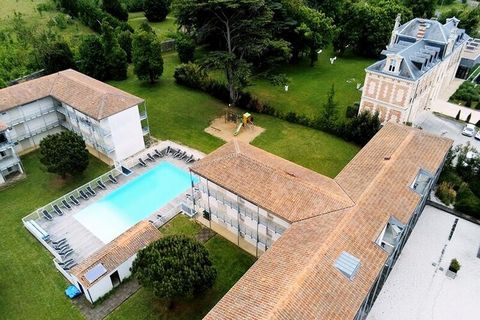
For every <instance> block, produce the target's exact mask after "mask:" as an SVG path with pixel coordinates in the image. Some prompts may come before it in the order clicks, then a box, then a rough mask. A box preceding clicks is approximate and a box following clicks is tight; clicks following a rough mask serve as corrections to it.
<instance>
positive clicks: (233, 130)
mask: <svg viewBox="0 0 480 320" xmlns="http://www.w3.org/2000/svg"><path fill="white" fill-rule="evenodd" d="M253 120H254V119H253V116H252V115H251V114H250V113H248V112H245V113H243V114H239V113H236V112H235V111H234V110H232V109H226V110H225V113H224V115H223V116H221V117H219V118H216V119H215V120H213V121H212V122H211V123H210V126H209V127H208V128H206V129H205V132H207V133H209V134H211V135H212V136H215V137H217V138H220V139H222V140H224V141H227V142H228V141H230V140H233V139H234V138H235V139H238V140H240V141H243V142H247V143H250V142H251V141H252V140H253V139H255V138H256V137H257V136H258V135H260V134H261V133H262V132H264V131H265V129H264V128H261V127H258V126H256V125H255V124H254V122H253Z"/></svg>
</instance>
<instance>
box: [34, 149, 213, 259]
mask: <svg viewBox="0 0 480 320" xmlns="http://www.w3.org/2000/svg"><path fill="white" fill-rule="evenodd" d="M167 146H171V147H173V148H176V149H178V148H181V149H182V150H184V151H186V152H187V153H188V154H193V156H194V158H195V159H200V158H202V157H203V156H204V154H203V153H201V152H199V151H197V150H193V149H191V148H188V147H185V146H181V145H178V144H176V143H174V142H171V141H162V142H160V143H158V144H156V145H154V146H152V147H151V148H149V149H146V150H144V151H142V152H141V153H139V154H137V155H135V156H133V157H131V158H130V159H126V160H125V161H124V162H122V165H123V166H125V167H127V168H129V169H131V171H132V173H131V174H130V175H128V176H125V175H123V174H120V175H119V176H118V177H117V180H118V184H114V183H112V182H110V181H104V183H105V185H106V186H107V189H106V190H102V189H100V188H98V187H97V188H95V189H94V190H95V192H96V195H95V196H94V197H90V198H89V199H88V200H84V199H79V200H78V201H79V202H80V205H78V206H74V205H72V208H71V209H67V208H64V207H63V206H60V207H61V210H62V211H63V213H64V215H63V216H58V215H55V216H54V219H53V221H47V220H46V219H44V218H37V219H35V221H36V222H37V223H38V224H39V225H40V226H41V227H42V228H43V229H44V230H45V231H46V232H47V233H48V234H49V235H50V238H51V239H52V240H58V239H62V238H66V239H67V242H68V244H69V245H70V247H71V248H72V249H74V254H72V255H70V256H69V257H68V258H67V259H70V258H73V259H74V260H75V261H76V262H77V263H80V262H81V261H82V260H84V259H86V258H87V257H88V256H90V255H91V254H93V253H94V252H95V251H97V250H99V249H101V248H102V247H103V246H104V245H105V244H106V243H103V242H102V241H101V240H100V239H99V238H98V237H96V236H95V235H94V234H93V233H92V232H91V231H89V230H88V229H87V228H86V227H84V226H83V225H82V224H81V223H80V222H79V221H77V219H75V217H74V216H75V214H77V213H78V212H80V211H81V210H83V209H84V208H86V207H87V206H89V205H90V204H92V203H94V202H95V201H96V200H98V199H100V198H102V197H104V196H106V195H107V194H109V193H111V192H112V191H114V190H115V189H117V188H120V187H122V186H123V185H125V184H126V183H128V182H129V181H132V180H133V179H135V178H136V177H138V176H140V175H142V174H144V173H145V172H147V171H149V170H151V169H152V168H153V167H154V166H156V165H159V164H160V163H163V162H169V163H171V164H173V165H175V166H176V167H178V168H181V169H183V170H185V171H188V170H189V169H188V168H189V166H190V165H191V164H192V163H193V162H191V163H190V164H187V163H185V161H183V160H179V159H175V158H173V157H172V156H166V157H163V158H158V157H155V161H150V160H146V159H147V156H146V155H147V153H150V154H151V155H153V153H154V149H158V150H159V151H161V150H163V149H164V148H166V147H167ZM138 158H142V159H144V160H145V162H146V163H147V167H143V166H141V165H140V164H139V163H138ZM187 193H190V190H186V192H185V193H181V194H179V195H178V196H177V197H176V198H174V199H172V200H171V201H170V202H169V203H168V204H166V205H165V206H163V207H161V208H159V209H158V210H156V211H155V212H153V213H152V214H151V215H150V216H149V217H148V218H146V219H145V220H150V221H151V222H152V223H154V224H155V225H156V226H157V227H160V226H161V225H163V224H164V223H165V222H166V221H168V220H169V219H170V218H172V217H173V216H174V215H176V214H177V213H178V212H179V211H180V210H181V209H180V208H181V204H182V203H187V201H188V200H187V198H186V194H187ZM52 215H53V214H52Z"/></svg>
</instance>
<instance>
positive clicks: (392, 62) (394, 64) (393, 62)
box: [388, 59, 397, 72]
mask: <svg viewBox="0 0 480 320" xmlns="http://www.w3.org/2000/svg"><path fill="white" fill-rule="evenodd" d="M396 66H397V60H394V59H390V66H388V71H391V72H395V68H396Z"/></svg>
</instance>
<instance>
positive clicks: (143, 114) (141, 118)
mask: <svg viewBox="0 0 480 320" xmlns="http://www.w3.org/2000/svg"><path fill="white" fill-rule="evenodd" d="M145 119H147V112H146V111H143V112H140V121H141V120H145Z"/></svg>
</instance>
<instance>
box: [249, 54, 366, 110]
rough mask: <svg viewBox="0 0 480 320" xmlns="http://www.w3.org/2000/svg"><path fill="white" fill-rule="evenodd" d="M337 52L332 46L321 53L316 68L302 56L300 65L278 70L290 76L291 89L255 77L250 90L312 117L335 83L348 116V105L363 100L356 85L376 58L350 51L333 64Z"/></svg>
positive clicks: (278, 105) (277, 105) (273, 103)
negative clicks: (353, 54)
mask: <svg viewBox="0 0 480 320" xmlns="http://www.w3.org/2000/svg"><path fill="white" fill-rule="evenodd" d="M333 56H335V54H334V53H333V52H332V49H330V48H329V49H326V50H323V52H322V53H320V54H319V57H318V58H319V59H318V61H317V63H316V64H315V66H314V67H313V68H312V67H310V66H309V63H308V61H307V60H302V61H300V62H299V63H298V64H296V65H287V66H284V67H282V68H279V69H278V70H276V71H277V72H278V73H284V74H286V75H287V77H288V78H290V80H291V82H290V84H289V90H288V92H285V90H284V88H283V87H279V86H273V85H272V84H271V83H270V81H268V80H265V79H254V80H253V85H252V86H251V87H248V88H247V90H248V91H250V92H251V93H253V94H254V95H255V96H257V97H258V98H259V99H260V100H262V101H264V102H268V103H269V104H270V105H271V106H272V107H274V108H275V109H277V110H279V111H282V112H290V111H293V112H296V113H297V114H304V115H306V116H308V117H311V118H312V117H315V116H317V115H319V113H320V110H321V109H322V108H323V103H325V101H326V100H327V93H328V91H329V90H330V88H331V86H332V84H334V85H335V91H336V94H335V100H336V101H337V102H338V109H339V116H340V117H341V118H344V117H345V110H346V108H347V106H349V105H352V104H353V103H354V102H356V101H360V97H361V92H360V91H358V90H357V88H356V86H357V83H361V84H362V85H363V82H364V80H365V71H364V69H365V68H366V67H367V66H369V65H370V64H372V63H373V62H374V60H370V59H364V58H360V57H353V56H348V55H346V56H344V57H338V58H337V60H336V61H335V62H334V64H333V65H332V64H330V60H329V59H330V58H331V57H333Z"/></svg>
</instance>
